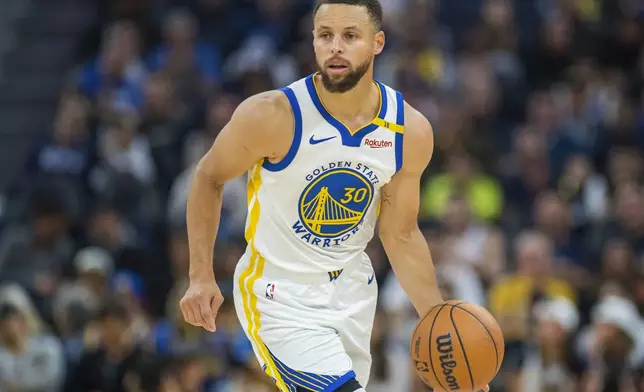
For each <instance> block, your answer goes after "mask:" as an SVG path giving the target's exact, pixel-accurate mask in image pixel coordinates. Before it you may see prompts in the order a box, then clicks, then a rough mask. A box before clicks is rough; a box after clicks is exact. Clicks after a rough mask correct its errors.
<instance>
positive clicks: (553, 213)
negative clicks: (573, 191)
mask: <svg viewBox="0 0 644 392" xmlns="http://www.w3.org/2000/svg"><path fill="white" fill-rule="evenodd" d="M534 224H535V228H536V229H537V230H539V231H540V232H541V233H543V234H545V235H546V236H548V239H549V240H550V241H552V244H553V245H554V257H555V265H554V268H555V270H556V271H557V272H558V273H559V274H562V275H563V276H566V277H567V278H568V279H570V281H571V282H574V284H575V285H579V284H581V283H582V282H583V280H584V279H585V278H587V275H588V273H589V271H590V270H591V269H592V265H590V260H589V257H588V256H589V255H588V253H587V252H586V250H585V244H584V243H583V242H582V240H581V237H580V234H579V232H574V231H573V230H572V229H573V227H572V225H573V217H572V213H571V211H570V206H569V205H568V204H567V203H565V202H564V201H563V200H562V199H561V198H560V197H559V196H558V195H557V194H556V192H553V191H551V192H544V193H542V194H540V195H539V196H538V197H537V200H536V201H535V204H534Z"/></svg>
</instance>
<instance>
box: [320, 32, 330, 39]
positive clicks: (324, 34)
mask: <svg viewBox="0 0 644 392" xmlns="http://www.w3.org/2000/svg"><path fill="white" fill-rule="evenodd" d="M319 37H320V38H322V39H330V38H331V33H327V32H324V33H320V34H319Z"/></svg>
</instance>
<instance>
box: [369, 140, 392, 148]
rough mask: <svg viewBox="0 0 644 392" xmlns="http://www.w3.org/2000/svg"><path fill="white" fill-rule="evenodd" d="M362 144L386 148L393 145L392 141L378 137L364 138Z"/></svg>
mask: <svg viewBox="0 0 644 392" xmlns="http://www.w3.org/2000/svg"><path fill="white" fill-rule="evenodd" d="M364 145H365V146H369V147H371V148H387V147H393V145H394V144H393V143H392V142H391V141H390V140H378V139H366V138H365V139H364Z"/></svg>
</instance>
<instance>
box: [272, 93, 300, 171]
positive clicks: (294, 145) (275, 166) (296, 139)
mask: <svg viewBox="0 0 644 392" xmlns="http://www.w3.org/2000/svg"><path fill="white" fill-rule="evenodd" d="M280 91H282V92H283V93H284V94H285V95H286V98H288V102H289V104H290V105H291V109H292V110H293V120H294V123H295V129H294V132H293V141H292V142H291V147H290V148H289V150H288V152H287V153H286V155H285V156H284V158H282V160H280V161H279V162H276V163H272V162H269V161H268V159H265V160H264V163H263V164H262V166H263V167H264V169H266V170H268V171H272V172H278V171H281V170H284V169H286V168H287V167H288V165H290V164H291V162H293V159H295V155H296V154H297V150H299V148H300V142H301V141H302V110H301V109H300V104H299V102H297V97H296V96H295V93H294V92H293V90H292V89H290V88H288V87H284V88H282V89H280Z"/></svg>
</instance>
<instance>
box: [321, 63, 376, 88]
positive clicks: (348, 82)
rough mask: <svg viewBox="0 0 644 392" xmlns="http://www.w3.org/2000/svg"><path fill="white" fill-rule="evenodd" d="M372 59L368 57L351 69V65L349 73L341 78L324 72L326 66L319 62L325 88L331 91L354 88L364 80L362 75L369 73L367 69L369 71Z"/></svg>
mask: <svg viewBox="0 0 644 392" xmlns="http://www.w3.org/2000/svg"><path fill="white" fill-rule="evenodd" d="M371 61H372V59H368V60H367V61H365V62H364V63H362V64H360V65H359V66H358V67H357V68H355V69H351V66H349V73H347V75H346V76H344V77H342V78H340V79H333V78H331V77H330V76H329V75H328V74H327V73H326V72H324V67H323V66H321V65H320V64H318V70H319V72H320V75H322V84H323V85H324V88H325V89H326V90H327V91H328V92H330V93H346V92H347V91H349V90H351V89H353V88H354V87H355V86H356V85H357V84H358V82H359V81H360V80H362V77H363V76H364V75H365V74H366V73H367V71H369V66H371Z"/></svg>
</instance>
